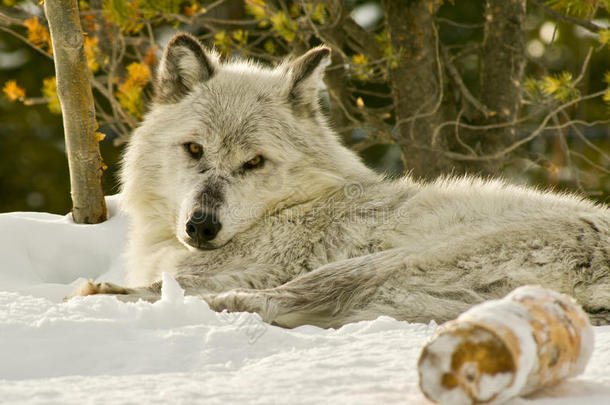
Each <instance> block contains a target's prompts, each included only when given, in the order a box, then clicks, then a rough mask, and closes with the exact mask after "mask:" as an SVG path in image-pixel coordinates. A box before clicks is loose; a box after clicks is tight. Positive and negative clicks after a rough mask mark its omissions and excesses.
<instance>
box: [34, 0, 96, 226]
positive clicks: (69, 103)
mask: <svg viewBox="0 0 610 405" xmlns="http://www.w3.org/2000/svg"><path fill="white" fill-rule="evenodd" d="M44 8H45V14H46V16H47V21H48V23H49V31H50V33H51V40H52V42H53V59H54V61H55V74H56V77H57V94H58V96H59V101H60V104H61V109H62V117H63V124H64V134H65V139H66V151H67V154H68V164H69V167H70V183H71V187H72V193H71V194H72V217H73V219H74V222H76V223H81V224H82V223H85V224H93V223H99V222H103V221H105V220H106V202H105V200H104V193H103V191H102V182H101V180H102V158H101V155H100V149H99V144H98V142H97V140H96V139H95V129H96V122H95V107H94V104H93V95H92V92H91V86H90V84H89V69H88V67H87V58H86V56H85V49H84V46H83V44H84V38H83V32H82V29H81V25H80V19H79V11H78V5H77V2H76V0H46V1H45V3H44Z"/></svg>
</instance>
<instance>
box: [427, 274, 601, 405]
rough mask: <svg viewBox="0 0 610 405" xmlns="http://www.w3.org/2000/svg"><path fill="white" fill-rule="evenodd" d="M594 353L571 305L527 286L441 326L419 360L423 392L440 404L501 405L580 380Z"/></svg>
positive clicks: (581, 317) (584, 322)
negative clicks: (570, 379)
mask: <svg viewBox="0 0 610 405" xmlns="http://www.w3.org/2000/svg"><path fill="white" fill-rule="evenodd" d="M592 352H593V328H592V326H591V324H590V323H589V319H588V318H587V315H586V314H585V313H584V312H583V310H582V309H581V308H580V306H579V305H578V304H577V303H576V302H575V301H574V300H573V299H572V298H570V297H568V296H566V295H563V294H559V293H557V292H554V291H551V290H547V289H544V288H541V287H535V286H525V287H520V288H518V289H516V290H514V291H513V292H512V293H510V294H509V295H507V296H506V297H504V298H503V299H501V300H496V301H489V302H486V303H483V304H481V305H478V306H475V307H473V308H471V309H470V310H468V311H466V312H464V313H463V314H462V315H460V316H459V317H458V318H457V319H455V320H453V321H450V322H447V323H446V324H444V325H443V326H442V327H441V328H440V330H439V332H438V333H437V334H436V335H435V336H434V337H433V339H432V340H431V341H430V342H429V343H428V344H427V345H426V346H425V347H424V349H423V351H422V354H421V356H420V358H419V363H418V372H419V385H420V388H421V390H422V392H423V393H424V395H425V396H426V397H428V399H430V400H432V401H435V402H438V403H440V404H452V405H457V404H478V403H486V404H498V403H501V402H503V401H505V400H507V399H509V398H511V397H515V396H518V395H526V394H529V393H531V392H533V391H535V390H537V389H539V388H541V387H543V386H545V385H548V384H552V383H554V382H557V381H559V380H561V379H564V378H567V377H572V376H575V375H577V374H580V373H581V372H583V371H584V369H585V366H586V365H587V362H588V361H589V358H590V357H591V353H592Z"/></svg>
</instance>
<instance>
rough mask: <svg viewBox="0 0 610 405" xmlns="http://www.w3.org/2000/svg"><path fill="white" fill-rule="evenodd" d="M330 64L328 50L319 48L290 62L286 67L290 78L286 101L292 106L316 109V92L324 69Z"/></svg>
mask: <svg viewBox="0 0 610 405" xmlns="http://www.w3.org/2000/svg"><path fill="white" fill-rule="evenodd" d="M329 64H330V49H329V48H327V47H325V46H319V47H317V48H314V49H312V50H310V51H308V52H307V53H306V54H304V55H303V56H300V57H299V58H297V59H296V60H294V61H292V62H291V63H290V64H288V66H287V73H288V76H289V78H290V80H289V83H290V84H289V90H288V99H289V101H290V102H291V103H292V104H293V105H294V106H305V107H311V108H313V111H317V109H318V91H319V90H320V87H321V85H322V77H323V75H324V69H325V68H326V66H328V65H329Z"/></svg>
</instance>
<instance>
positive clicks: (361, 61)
mask: <svg viewBox="0 0 610 405" xmlns="http://www.w3.org/2000/svg"><path fill="white" fill-rule="evenodd" d="M352 62H354V64H355V65H366V64H367V63H369V60H368V59H367V57H366V56H365V55H363V54H361V53H358V54H356V55H354V56H352Z"/></svg>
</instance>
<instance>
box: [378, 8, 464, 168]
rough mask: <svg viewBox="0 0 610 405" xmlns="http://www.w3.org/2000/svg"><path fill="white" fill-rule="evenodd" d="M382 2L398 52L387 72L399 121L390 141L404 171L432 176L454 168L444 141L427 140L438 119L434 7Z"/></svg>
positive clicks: (439, 81) (439, 91)
mask: <svg viewBox="0 0 610 405" xmlns="http://www.w3.org/2000/svg"><path fill="white" fill-rule="evenodd" d="M382 5H383V8H384V14H385V21H386V29H387V31H388V34H389V36H390V43H391V45H392V48H393V50H394V52H395V53H396V52H400V58H399V59H398V66H396V67H395V68H392V69H390V70H389V79H390V83H391V89H392V96H393V98H394V111H395V114H396V121H397V122H401V123H400V124H399V125H398V130H399V134H398V135H396V136H395V139H396V141H397V143H398V144H399V146H400V148H401V151H402V156H403V161H404V164H405V168H406V169H407V171H410V172H411V173H412V174H413V175H414V176H415V177H420V178H424V179H431V178H434V177H437V176H438V175H440V174H443V173H447V172H450V171H452V169H453V164H452V162H451V161H450V160H449V159H447V158H446V157H445V156H444V155H443V153H442V151H444V150H446V148H447V145H446V144H445V140H444V139H443V138H442V137H440V136H439V137H438V139H435V140H432V134H433V133H434V130H435V129H436V128H437V127H438V126H439V124H440V123H441V122H442V118H443V111H442V110H443V106H442V105H441V103H442V100H440V101H439V99H440V98H441V96H442V92H443V90H442V87H443V85H442V78H441V77H439V74H438V72H439V69H438V64H439V63H440V61H439V60H438V57H437V56H438V55H437V52H436V49H437V48H436V44H437V41H438V38H437V34H436V31H435V26H434V13H435V12H436V8H437V5H434V3H433V2H430V1H425V0H383V1H382ZM431 8H432V9H431ZM441 75H443V73H442V71H441Z"/></svg>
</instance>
